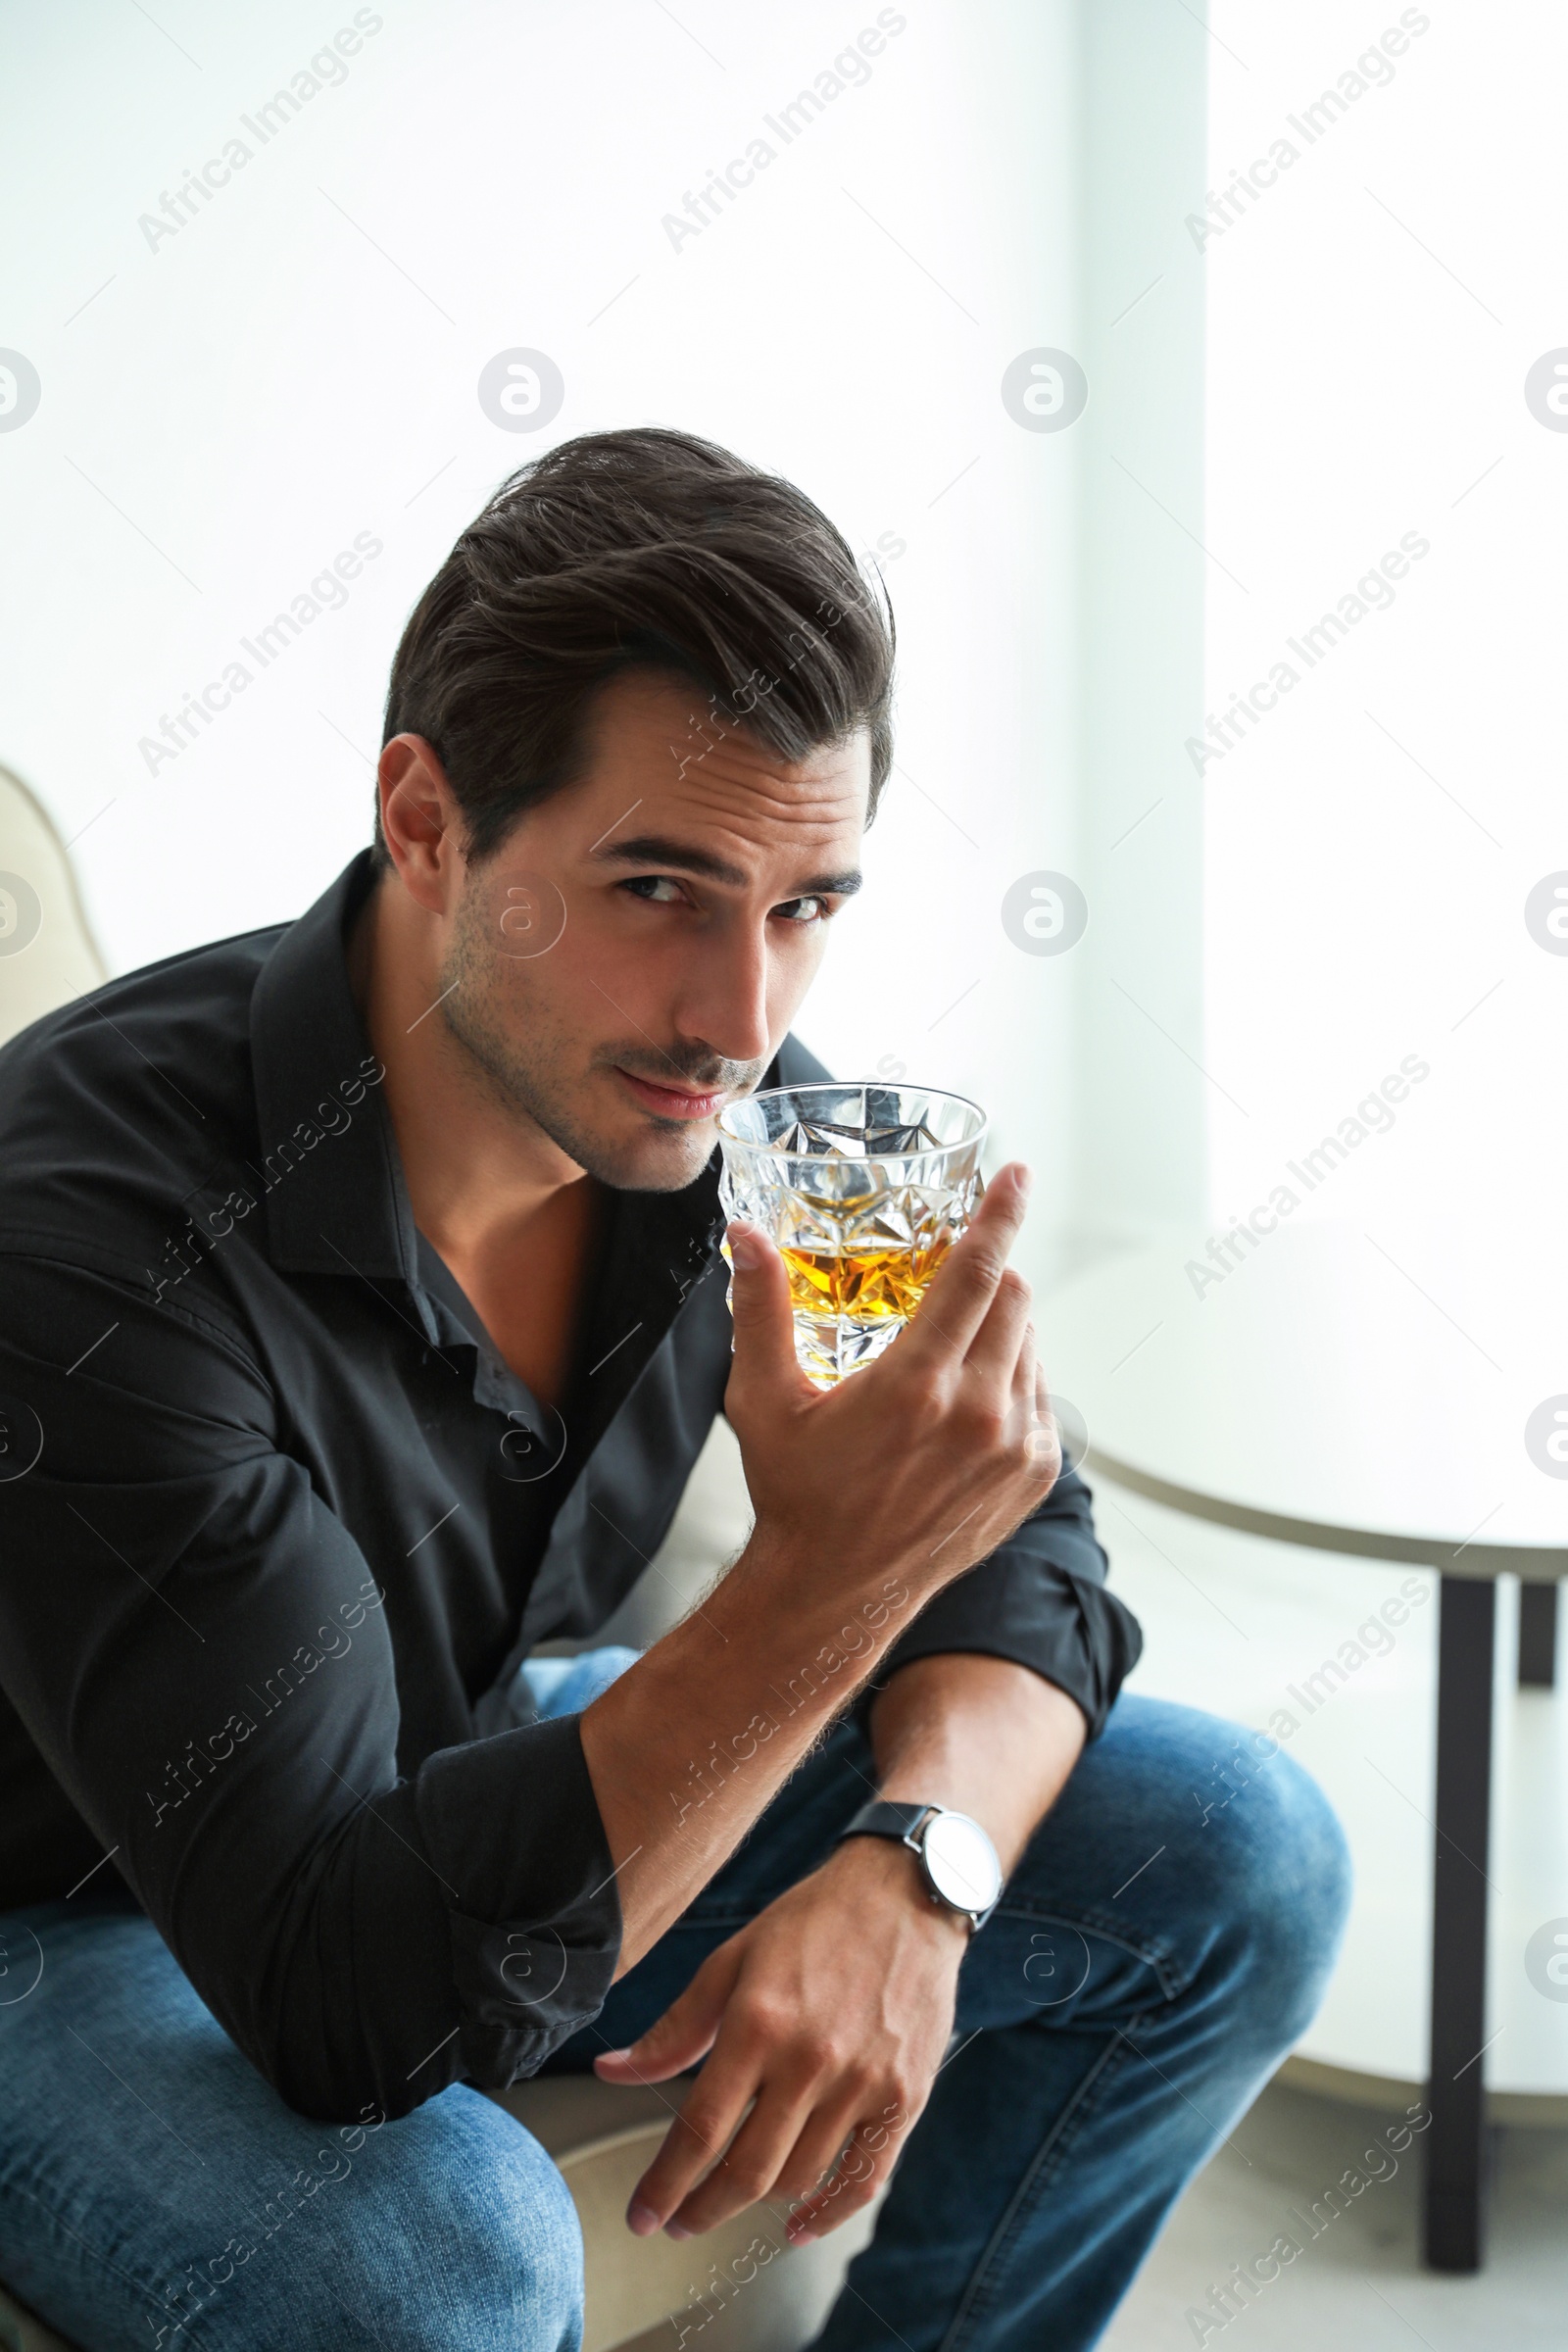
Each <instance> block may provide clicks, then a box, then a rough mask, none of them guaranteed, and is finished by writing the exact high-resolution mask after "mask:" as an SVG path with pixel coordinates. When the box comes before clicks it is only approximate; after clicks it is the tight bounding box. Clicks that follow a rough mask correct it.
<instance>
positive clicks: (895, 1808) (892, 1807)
mask: <svg viewBox="0 0 1568 2352" xmlns="http://www.w3.org/2000/svg"><path fill="white" fill-rule="evenodd" d="M930 1810H931V1807H930V1806H929V1805H909V1804H896V1803H894V1802H893V1801H892V1800H891V1799H890V1798H888V1797H885V1796H874V1797H872V1799H871V1801H870V1803H869V1804H866V1805H862V1806H861V1807H860V1810H859V1811H858V1813H857V1814H856V1815H855V1816H854V1818H853V1819H852V1820H851V1821H849V1822H848V1823H846V1825H845V1827H844V1828H843V1829H842V1830H840V1832H839V1838H840V1840H841V1841H842V1840H843V1839H844V1838H903V1839H907V1838H909V1837H910V1836H911V1835H912V1834H913V1832H914V1831H915V1830H916V1829H918V1827H919V1825H920V1823H921V1822H922V1821H924V1819H925V1817H926V1815H927V1814H928V1813H929V1812H930Z"/></svg>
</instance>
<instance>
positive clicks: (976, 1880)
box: [920, 1813, 1002, 1912]
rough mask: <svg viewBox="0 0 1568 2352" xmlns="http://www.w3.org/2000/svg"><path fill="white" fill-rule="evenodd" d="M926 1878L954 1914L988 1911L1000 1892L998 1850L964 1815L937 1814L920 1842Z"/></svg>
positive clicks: (1000, 1880) (978, 1826) (978, 1825)
mask: <svg viewBox="0 0 1568 2352" xmlns="http://www.w3.org/2000/svg"><path fill="white" fill-rule="evenodd" d="M920 1851H921V1853H922V1854H923V1856H924V1857H925V1867H926V1875H927V1877H928V1878H929V1879H930V1881H931V1884H932V1886H933V1887H935V1888H936V1890H937V1892H938V1894H940V1895H941V1897H942V1899H943V1901H944V1902H945V1903H951V1904H952V1905H953V1908H954V1909H955V1911H977V1912H978V1911H989V1910H990V1908H991V1906H992V1904H993V1903H994V1902H995V1901H996V1899H997V1897H998V1895H999V1894H1000V1893H1001V1892H1002V1865H1001V1863H1000V1862H999V1861H998V1860H997V1849H996V1847H995V1846H994V1845H993V1844H992V1842H991V1840H990V1838H988V1837H987V1836H986V1834H985V1832H984V1830H983V1829H982V1828H981V1827H980V1824H979V1823H978V1822H977V1821H971V1820H970V1819H969V1816H968V1815H967V1813H938V1814H937V1815H936V1816H935V1817H934V1818H933V1819H932V1820H931V1821H929V1822H928V1823H927V1824H926V1829H925V1835H924V1837H923V1838H921V1840H920Z"/></svg>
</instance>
